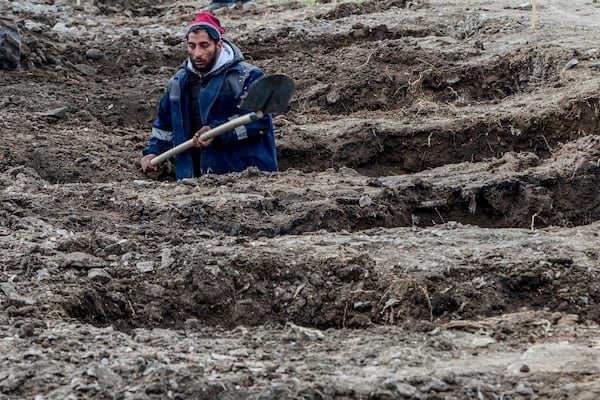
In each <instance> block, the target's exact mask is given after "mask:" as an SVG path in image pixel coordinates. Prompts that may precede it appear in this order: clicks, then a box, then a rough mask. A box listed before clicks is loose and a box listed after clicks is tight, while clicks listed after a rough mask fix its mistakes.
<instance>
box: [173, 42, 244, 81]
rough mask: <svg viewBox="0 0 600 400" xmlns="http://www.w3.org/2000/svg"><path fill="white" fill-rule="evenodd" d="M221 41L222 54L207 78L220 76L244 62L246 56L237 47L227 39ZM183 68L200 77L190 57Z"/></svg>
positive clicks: (183, 64) (182, 65)
mask: <svg viewBox="0 0 600 400" xmlns="http://www.w3.org/2000/svg"><path fill="white" fill-rule="evenodd" d="M221 40H222V41H223V48H222V49H221V53H219V58H218V59H217V62H216V63H215V65H213V68H212V69H211V70H210V72H209V73H208V74H206V77H208V76H212V75H218V74H219V73H221V72H222V71H223V70H225V69H227V68H229V67H231V66H232V65H233V64H236V63H238V62H240V61H244V55H243V54H242V51H241V50H240V49H239V48H238V47H237V46H236V45H234V44H233V43H231V42H230V41H229V40H227V39H225V38H222V39H221ZM181 68H183V69H185V70H186V71H188V72H191V73H193V74H196V75H200V74H199V73H198V71H196V68H194V64H193V63H192V60H190V57H188V58H186V59H185V61H184V62H183V63H182V64H181Z"/></svg>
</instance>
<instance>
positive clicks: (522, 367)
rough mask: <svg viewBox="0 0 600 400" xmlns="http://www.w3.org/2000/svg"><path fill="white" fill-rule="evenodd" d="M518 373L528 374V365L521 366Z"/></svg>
mask: <svg viewBox="0 0 600 400" xmlns="http://www.w3.org/2000/svg"><path fill="white" fill-rule="evenodd" d="M519 371H521V372H529V365H527V364H523V365H521V368H519Z"/></svg>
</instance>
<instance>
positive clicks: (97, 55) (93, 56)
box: [85, 49, 104, 60]
mask: <svg viewBox="0 0 600 400" xmlns="http://www.w3.org/2000/svg"><path fill="white" fill-rule="evenodd" d="M85 56H86V57H87V58H89V59H90V60H100V59H102V57H104V53H102V50H100V49H89V50H88V51H86V52H85Z"/></svg>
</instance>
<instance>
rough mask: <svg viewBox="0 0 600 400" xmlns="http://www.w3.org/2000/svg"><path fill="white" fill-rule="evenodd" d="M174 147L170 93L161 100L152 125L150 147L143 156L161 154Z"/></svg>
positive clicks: (144, 151) (143, 152) (166, 93)
mask: <svg viewBox="0 0 600 400" xmlns="http://www.w3.org/2000/svg"><path fill="white" fill-rule="evenodd" d="M172 147H173V126H172V120H171V102H170V101H169V92H168V90H167V92H165V94H164V95H163V96H162V97H161V98H160V102H159V104H158V111H157V115H156V120H155V121H154V123H153V124H152V136H151V137H150V140H148V146H147V147H146V148H145V149H143V150H142V154H143V155H148V154H161V153H164V152H165V151H167V150H169V149H170V148H172Z"/></svg>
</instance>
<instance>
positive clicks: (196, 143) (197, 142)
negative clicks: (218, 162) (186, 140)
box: [192, 126, 213, 148]
mask: <svg viewBox="0 0 600 400" xmlns="http://www.w3.org/2000/svg"><path fill="white" fill-rule="evenodd" d="M208 131H210V126H203V127H202V128H200V129H198V131H197V132H196V133H194V137H193V138H192V144H193V145H194V147H198V148H202V147H206V146H209V145H210V144H211V143H212V141H213V140H212V138H211V139H208V140H200V135H202V134H203V133H204V132H208Z"/></svg>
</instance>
